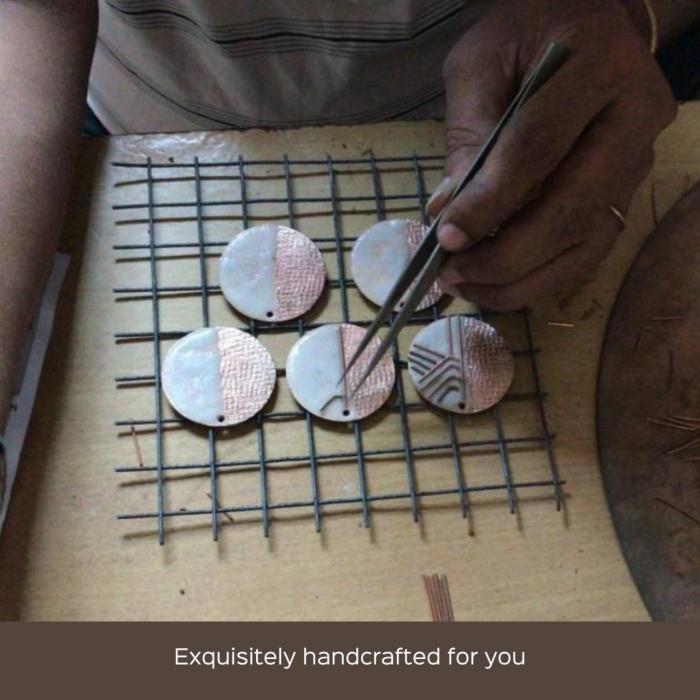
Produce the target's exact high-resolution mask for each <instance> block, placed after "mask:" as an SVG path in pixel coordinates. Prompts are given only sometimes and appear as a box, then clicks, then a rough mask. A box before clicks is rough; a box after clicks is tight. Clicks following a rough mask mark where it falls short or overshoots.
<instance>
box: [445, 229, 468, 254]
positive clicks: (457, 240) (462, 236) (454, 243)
mask: <svg viewBox="0 0 700 700" xmlns="http://www.w3.org/2000/svg"><path fill="white" fill-rule="evenodd" d="M438 241H439V242H440V245H441V246H442V247H443V248H444V249H445V250H447V251H449V252H450V253H457V252H459V251H460V250H462V249H464V248H466V247H467V246H468V245H469V236H467V234H466V233H464V231H462V229H460V228H457V226H455V225H454V224H444V225H443V226H441V227H440V230H439V231H438Z"/></svg>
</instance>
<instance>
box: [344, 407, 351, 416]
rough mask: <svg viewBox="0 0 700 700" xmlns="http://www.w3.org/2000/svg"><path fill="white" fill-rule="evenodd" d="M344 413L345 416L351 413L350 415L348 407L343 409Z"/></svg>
mask: <svg viewBox="0 0 700 700" xmlns="http://www.w3.org/2000/svg"><path fill="white" fill-rule="evenodd" d="M343 415H344V416H349V415H350V411H348V409H347V408H346V409H345V410H344V411H343Z"/></svg>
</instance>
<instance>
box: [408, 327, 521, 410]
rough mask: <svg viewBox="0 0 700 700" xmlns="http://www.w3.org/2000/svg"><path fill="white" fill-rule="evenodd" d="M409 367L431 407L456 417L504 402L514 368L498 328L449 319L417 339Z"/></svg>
mask: <svg viewBox="0 0 700 700" xmlns="http://www.w3.org/2000/svg"><path fill="white" fill-rule="evenodd" d="M408 369H409V374H410V375H411V380H412V381H413V384H414V386H415V387H416V389H417V391H418V392H419V393H420V394H421V396H423V398H424V399H426V400H427V401H429V402H430V403H432V404H434V405H435V406H438V407H439V408H443V409H445V410H446V411H452V412H455V413H476V412H478V411H484V410H486V409H487V408H491V406H494V405H495V404H497V403H498V402H499V401H500V400H501V399H502V398H503V396H504V395H505V393H506V392H507V391H508V387H509V386H510V385H511V383H512V381H513V376H514V373H515V364H514V362H513V355H512V353H511V352H510V350H509V349H508V348H507V346H506V343H505V341H504V340H503V338H502V337H501V336H500V335H499V334H498V332H497V331H496V329H495V328H494V327H493V326H490V325H489V324H488V323H485V322H484V321H480V320H479V319H476V318H471V317H468V316H448V317H447V318H441V319H440V320H438V321H434V322H433V323H431V324H430V325H429V326H426V327H425V328H423V329H422V330H421V331H420V332H419V333H418V334H417V335H416V337H415V338H414V340H413V342H412V343H411V347H410V349H409V352H408Z"/></svg>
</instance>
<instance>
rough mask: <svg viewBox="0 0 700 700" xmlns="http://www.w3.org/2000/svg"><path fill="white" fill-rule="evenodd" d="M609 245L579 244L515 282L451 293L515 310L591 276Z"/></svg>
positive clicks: (601, 241)
mask: <svg viewBox="0 0 700 700" xmlns="http://www.w3.org/2000/svg"><path fill="white" fill-rule="evenodd" d="M609 248H610V239H607V238H600V239H595V240H592V241H587V242H586V243H582V244H580V245H578V246H575V247H574V248H571V249H570V250H568V251H566V252H565V253H562V254H561V255H559V256H557V257H556V258H554V260H552V261H551V262H550V263H549V264H547V265H546V266H544V267H542V268H540V269H539V270H535V271H534V272H531V273H530V274H529V275H526V276H525V277H523V278H521V279H520V280H518V281H517V282H515V283H514V284H509V285H495V284H482V285H479V284H458V285H456V286H455V287H453V288H452V293H456V294H457V295H459V296H462V297H464V298H465V299H468V300H469V301H471V302H473V303H475V304H478V305H479V306H483V307H485V308H488V309H493V310H496V311H508V310H512V309H518V308H521V307H523V306H526V305H528V304H531V303H532V302H534V301H535V300H537V299H539V298H541V297H544V296H547V295H549V294H552V293H554V292H567V291H570V290H572V289H575V288H576V287H578V286H580V285H581V284H583V283H584V282H587V281H588V280H589V279H591V278H592V277H593V275H594V273H595V270H596V269H597V267H598V265H599V264H600V261H601V260H602V259H603V258H604V257H605V255H606V254H607V252H608V251H609Z"/></svg>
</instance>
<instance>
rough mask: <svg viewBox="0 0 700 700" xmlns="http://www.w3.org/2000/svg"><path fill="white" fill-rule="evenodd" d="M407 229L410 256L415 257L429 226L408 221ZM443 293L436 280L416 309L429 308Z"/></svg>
mask: <svg viewBox="0 0 700 700" xmlns="http://www.w3.org/2000/svg"><path fill="white" fill-rule="evenodd" d="M405 230H406V239H407V241H408V250H409V253H410V257H413V255H414V253H415V252H416V250H417V249H418V246H419V245H420V243H421V241H422V240H423V239H424V238H425V235H426V234H427V233H428V227H427V226H426V225H425V224H421V223H418V222H417V221H408V222H407V223H406V229H405ZM411 289H412V287H411ZM409 292H410V289H409ZM442 295H443V291H442V287H440V285H439V284H438V283H437V282H434V283H433V286H432V287H430V289H429V290H428V291H427V292H426V294H425V296H424V297H423V298H422V299H421V302H420V304H418V307H417V308H416V311H421V310H423V309H427V308H428V307H429V306H432V305H433V304H436V303H437V302H438V301H439V300H440V297H441V296H442Z"/></svg>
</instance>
